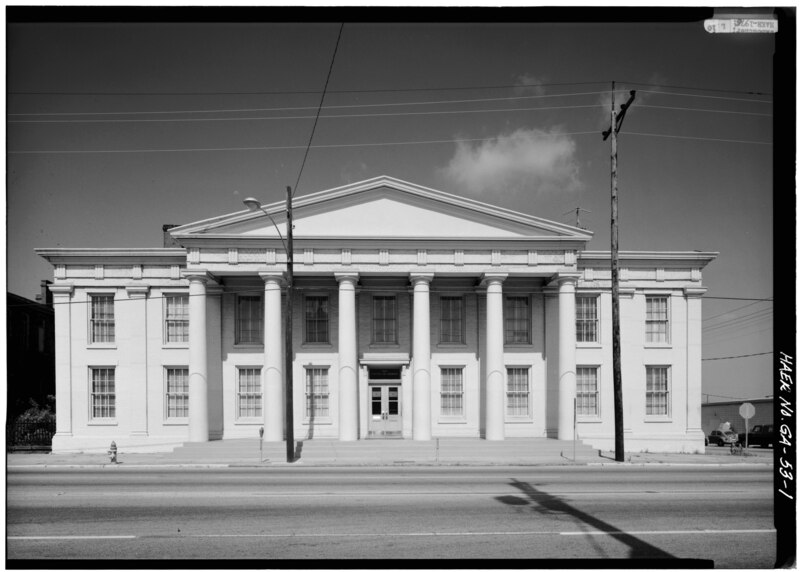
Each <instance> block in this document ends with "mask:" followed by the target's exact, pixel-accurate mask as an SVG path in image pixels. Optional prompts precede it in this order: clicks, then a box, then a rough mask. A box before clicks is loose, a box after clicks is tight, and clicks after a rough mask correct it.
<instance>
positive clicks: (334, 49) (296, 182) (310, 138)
mask: <svg viewBox="0 0 800 572" xmlns="http://www.w3.org/2000/svg"><path fill="white" fill-rule="evenodd" d="M342 31H344V22H342V23H341V25H340V26H339V35H338V36H337V37H336V45H335V46H334V47H333V55H332V56H331V63H330V65H329V66H328V76H327V77H326V78H325V87H323V88H322V97H320V100H319V107H318V108H317V116H316V117H315V118H314V125H313V126H312V127H311V135H310V136H309V137H308V145H306V152H305V154H304V155H303V162H302V163H300V170H299V172H298V173H297V181H295V184H294V188H293V189H292V190H291V194H292V196H294V195H295V193H297V187H298V186H299V185H300V177H302V176H303V168H304V167H305V166H306V159H308V153H309V151H310V150H311V142H312V141H313V140H314V133H315V132H316V130H317V122H318V121H319V114H320V112H321V111H322V104H323V103H324V102H325V92H326V91H327V90H328V82H330V80H331V73H333V63H334V62H335V61H336V52H337V51H339V42H340V41H341V39H342ZM287 208H289V205H288V203H287ZM289 230H291V229H289Z"/></svg>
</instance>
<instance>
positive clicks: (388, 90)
mask: <svg viewBox="0 0 800 572" xmlns="http://www.w3.org/2000/svg"><path fill="white" fill-rule="evenodd" d="M607 83H608V81H607V80H604V81H578V82H562V83H538V84H535V85H523V84H518V83H514V84H502V85H482V86H478V85H473V86H449V87H441V86H440V87H406V88H383V89H336V90H329V91H328V93H413V92H421V91H468V90H475V91H478V90H483V89H530V88H542V87H559V86H575V85H602V84H607ZM643 85H644V84H643ZM689 89H692V88H689ZM319 93H320V92H319V91H317V90H305V91H104V92H99V91H9V92H8V95H77V96H81V95H91V96H104V95H110V96H117V95H122V96H139V95H144V96H169V95H317V94H319Z"/></svg>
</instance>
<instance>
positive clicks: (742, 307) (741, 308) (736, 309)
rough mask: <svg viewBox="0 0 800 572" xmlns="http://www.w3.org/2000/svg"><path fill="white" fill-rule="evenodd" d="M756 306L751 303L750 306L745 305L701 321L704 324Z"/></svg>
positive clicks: (754, 303)
mask: <svg viewBox="0 0 800 572" xmlns="http://www.w3.org/2000/svg"><path fill="white" fill-rule="evenodd" d="M756 304H758V302H751V303H750V304H745V305H744V306H739V307H737V308H734V309H733V310H729V311H727V312H723V313H721V314H716V315H714V316H709V317H708V318H703V321H704V322H706V321H710V320H713V319H715V318H719V317H720V316H725V315H726V314H730V313H732V312H736V311H738V310H744V309H745V308H749V307H750V306H755V305H756Z"/></svg>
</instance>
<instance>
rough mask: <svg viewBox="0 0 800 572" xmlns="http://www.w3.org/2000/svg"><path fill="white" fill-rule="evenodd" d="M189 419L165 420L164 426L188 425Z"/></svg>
mask: <svg viewBox="0 0 800 572" xmlns="http://www.w3.org/2000/svg"><path fill="white" fill-rule="evenodd" d="M188 424H189V418H188V417H186V418H183V417H182V418H180V419H165V420H164V425H188Z"/></svg>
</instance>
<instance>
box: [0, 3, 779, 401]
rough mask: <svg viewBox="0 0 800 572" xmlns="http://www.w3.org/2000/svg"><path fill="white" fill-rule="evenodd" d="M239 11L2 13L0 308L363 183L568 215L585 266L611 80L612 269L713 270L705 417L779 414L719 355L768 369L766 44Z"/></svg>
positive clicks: (604, 158)
mask: <svg viewBox="0 0 800 572" xmlns="http://www.w3.org/2000/svg"><path fill="white" fill-rule="evenodd" d="M41 10H47V8H42V9H41ZM187 10H188V9H187ZM573 10H574V11H572V12H570V13H569V17H568V18H566V19H567V20H580V19H583V18H582V17H581V12H580V11H579V10H578V9H573ZM178 12H180V9H176V10H171V11H170V12H169V15H170V16H171V17H172V19H175V17H176V15H177V13H178ZM99 14H100V15H101V16H102V15H106V16H107V14H109V13H105V12H100V13H99ZM231 14H232V11H230V10H229V11H227V12H225V13H224V15H225V16H226V17H228V18H220V21H196V22H194V23H188V22H185V23H177V22H168V21H164V22H152V21H150V22H132V21H127V22H113V21H105V22H89V23H86V22H84V23H78V22H68V21H65V20H64V19H63V16H61V17H59V18H57V19H56V20H58V21H53V22H25V23H20V22H14V21H13V20H14V18H13V15H12V21H10V22H9V23H8V25H7V28H6V38H7V53H6V65H7V77H6V81H7V84H6V88H7V92H8V93H7V100H6V103H7V112H8V118H7V124H6V136H7V141H6V145H7V147H6V151H7V155H6V158H7V164H6V168H7V172H6V176H7V178H6V181H7V193H6V208H7V236H6V239H7V248H6V256H7V287H8V290H9V291H10V292H14V293H16V294H19V295H22V296H25V297H27V298H31V299H32V298H33V297H34V296H35V295H36V294H37V293H38V291H39V281H40V280H41V279H45V278H52V272H53V270H52V267H51V266H50V265H49V264H48V263H47V262H46V261H44V260H43V259H41V258H39V257H38V256H36V254H35V253H34V252H33V249H34V248H36V247H157V246H161V244H162V243H161V241H162V237H161V226H162V225H163V224H183V223H189V222H192V221H196V220H201V219H206V218H209V217H212V216H216V215H220V214H224V213H231V212H235V211H239V210H243V208H244V207H243V206H242V202H241V201H242V199H243V198H245V197H248V196H254V197H257V198H259V199H260V200H261V201H262V202H263V203H270V202H274V201H279V200H282V199H283V198H284V193H285V188H286V186H287V185H289V186H292V187H293V188H294V189H295V192H296V196H303V195H305V194H309V193H312V192H316V191H320V190H324V189H328V188H333V187H337V186H340V185H344V184H347V183H350V182H354V181H359V180H363V179H367V178H371V177H374V176H378V175H389V176H393V177H396V178H399V179H403V180H407V181H410V182H413V183H417V184H421V185H424V186H427V187H432V188H435V189H439V190H442V191H445V192H449V193H453V194H456V195H463V196H468V197H471V198H476V199H479V200H482V201H485V202H488V203H492V204H496V205H500V206H503V207H506V208H510V209H514V210H517V211H521V212H524V213H527V214H532V215H534V216H538V217H542V218H545V219H551V220H554V221H558V222H562V223H568V224H576V222H577V221H576V217H575V210H576V209H577V208H580V209H582V210H581V211H580V224H581V226H583V227H585V228H588V229H589V230H591V231H593V232H594V238H593V239H592V241H590V243H589V245H588V248H589V249H590V250H608V249H609V248H610V244H609V240H610V238H609V236H610V234H609V220H610V143H609V141H603V139H602V136H601V135H600V133H601V131H603V130H605V129H607V128H608V125H609V121H610V99H611V96H610V94H611V85H612V81H614V82H615V86H616V91H615V93H616V102H617V105H619V104H620V103H622V102H625V101H626V100H627V99H628V97H629V92H630V90H636V97H635V100H634V102H633V104H632V105H631V107H630V109H629V110H628V113H627V115H626V118H625V121H624V124H623V127H622V128H621V131H620V135H619V139H618V151H619V163H618V177H619V179H618V185H619V205H620V206H619V213H620V214H619V216H620V231H619V236H620V249H621V250H673V251H691V250H702V251H712V252H719V253H720V254H719V257H718V258H717V259H716V260H715V261H713V262H712V263H711V264H709V266H708V267H707V268H706V269H705V271H704V273H703V285H704V286H705V287H707V288H708V289H709V291H708V293H707V294H706V296H705V298H704V301H703V358H704V361H703V378H704V379H703V392H704V394H707V395H706V396H705V397H704V399H705V400H710V401H719V400H725V399H727V398H759V397H764V396H766V395H770V394H772V393H773V386H772V369H771V364H772V355H770V354H769V353H764V355H755V356H749V357H734V356H742V355H749V354H760V353H762V352H771V351H772V350H773V340H772V325H773V316H774V309H773V303H772V302H769V301H766V302H765V301H758V300H763V299H765V298H771V296H772V294H773V270H774V269H773V241H772V232H773V206H774V205H773V163H772V161H773V152H774V146H773V137H774V134H773V99H774V96H775V87H774V85H773V79H774V78H775V76H776V73H779V71H780V70H774V69H773V54H774V51H775V36H774V35H772V34H741V35H733V34H710V33H708V32H706V31H705V30H704V27H703V21H702V19H700V20H693V21H668V20H663V19H661V18H659V20H660V21H630V19H628V21H618V20H617V19H615V18H614V17H611V18H606V19H607V20H610V21H606V22H597V21H596V20H597V14H598V12H597V11H592V12H591V13H588V12H586V13H585V14H586V18H585V20H586V21H560V22H557V21H536V20H541V19H542V14H543V13H542V12H538V13H537V12H536V10H535V9H531V10H528V11H523V12H509V11H505V12H504V11H502V10H501V11H499V12H498V11H492V12H491V13H490V14H488V13H486V12H483V13H477V14H476V15H477V18H472V17H466V18H465V17H463V13H462V15H461V16H458V15H457V17H455V18H454V17H452V16H451V15H452V14H453V13H452V12H451V13H450V14H447V12H446V11H444V12H438V13H434V17H432V18H430V20H433V21H438V23H425V22H414V21H413V20H424V19H427V18H425V17H423V16H422V15H421V13H420V11H419V10H416V11H409V12H408V14H409V16H413V17H409V18H404V17H402V16H403V14H402V13H401V14H398V13H397V12H394V13H393V17H392V18H390V19H391V20H395V22H383V23H380V22H377V23H376V22H375V20H379V19H382V18H383V16H381V15H379V17H378V18H369V17H365V15H364V13H363V12H358V11H342V12H338V13H337V12H336V11H335V10H334V11H327V12H325V13H324V14H319V15H320V16H322V17H318V18H315V17H313V16H312V14H311V13H309V12H307V11H306V12H303V13H302V15H301V17H300V18H297V17H296V16H297V13H293V14H291V17H288V18H287V17H286V13H285V12H282V11H275V12H259V13H257V14H256V15H255V17H254V15H253V14H252V13H249V14H248V16H247V17H246V18H238V17H237V19H242V20H248V21H244V22H238V23H225V22H224V21H222V20H223V19H231V18H230V17H229V16H230V15H231ZM473 14H475V13H473ZM548 14H550V13H548ZM616 14H619V12H617V13H616ZM186 15H187V18H186V19H187V20H191V19H194V20H198V19H199V18H197V17H194V18H193V15H194V16H196V15H197V10H195V11H194V12H192V10H188V12H187V13H186ZM368 15H371V14H368ZM398 15H399V16H401V17H398ZM546 15H547V14H545V16H546ZM675 15H676V16H677V17H678V19H680V17H681V16H682V15H683V12H676V13H675ZM708 15H710V14H708ZM41 16H42V14H41V13H40V17H41ZM468 16H472V15H471V14H469V15H468ZM486 16H488V17H486ZM562 16H563V13H562ZM612 16H613V15H612ZM178 17H179V18H181V16H178ZM340 18H341V19H344V20H345V24H344V26H341V22H340V21H339V19H340ZM96 19H103V18H96ZM109 19H110V18H108V17H107V18H106V20H109ZM125 19H126V20H132V19H133V18H125ZM145 19H146V18H145ZM202 19H205V20H208V19H209V18H208V16H207V15H204V16H203V18H202ZM544 19H545V20H549V18H544ZM259 20H262V21H259ZM264 20H272V22H265V21H264ZM281 20H296V21H295V22H288V21H286V22H281ZM370 20H372V22H370ZM403 20H407V21H406V22H405V23H400V22H401V21H403ZM451 20H473V21H472V22H469V21H462V22H458V21H452V22H450V21H451ZM304 22H305V23H304ZM447 22H450V23H447ZM340 32H341V35H340ZM337 40H338V41H337ZM334 52H335V57H334ZM332 61H333V64H332V65H331V62H332ZM323 90H325V95H324V100H323V106H322V109H321V111H320V117H319V119H318V120H315V118H316V114H317V110H318V106H319V105H320V100H321V97H322V92H323ZM312 131H313V140H312V144H311V147H310V149H309V150H308V155H307V157H305V161H304V155H305V153H306V148H307V145H308V143H309V139H310V137H311V134H312ZM301 166H302V168H301ZM717 358H725V359H717Z"/></svg>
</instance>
